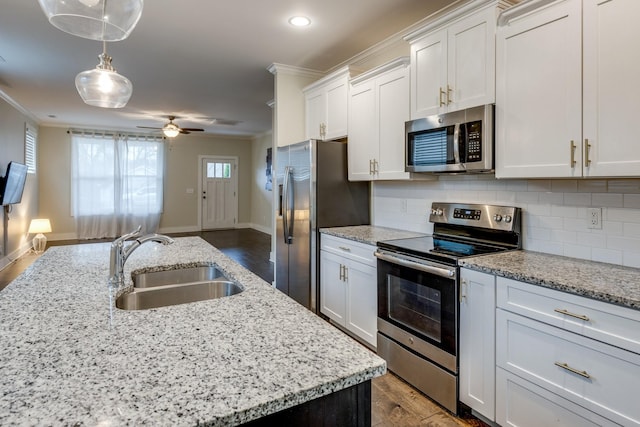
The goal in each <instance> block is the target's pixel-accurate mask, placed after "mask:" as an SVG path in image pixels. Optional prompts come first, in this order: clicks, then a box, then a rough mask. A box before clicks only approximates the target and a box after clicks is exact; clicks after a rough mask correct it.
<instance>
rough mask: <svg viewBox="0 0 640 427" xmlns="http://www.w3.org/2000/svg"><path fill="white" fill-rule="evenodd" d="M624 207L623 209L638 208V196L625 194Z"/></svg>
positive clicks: (639, 197)
mask: <svg viewBox="0 0 640 427" xmlns="http://www.w3.org/2000/svg"><path fill="white" fill-rule="evenodd" d="M624 207H625V208H633V209H639V208H640V194H625V195H624Z"/></svg>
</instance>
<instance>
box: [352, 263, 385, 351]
mask: <svg viewBox="0 0 640 427" xmlns="http://www.w3.org/2000/svg"><path fill="white" fill-rule="evenodd" d="M347 277H348V279H347V281H348V282H349V286H348V288H347V329H349V330H350V331H351V332H353V333H354V334H356V335H357V336H359V337H360V338H362V339H363V340H364V341H366V342H367V343H369V344H370V345H372V346H374V347H375V346H376V344H377V332H378V327H377V322H378V287H377V282H378V278H377V274H376V268H375V267H371V266H369V265H366V264H362V263H359V262H354V261H351V262H349V263H348V264H347Z"/></svg>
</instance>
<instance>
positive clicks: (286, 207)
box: [282, 166, 293, 245]
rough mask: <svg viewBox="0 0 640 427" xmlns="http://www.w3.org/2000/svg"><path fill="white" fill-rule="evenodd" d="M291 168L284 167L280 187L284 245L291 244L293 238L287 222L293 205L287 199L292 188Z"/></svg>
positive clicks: (291, 201)
mask: <svg viewBox="0 0 640 427" xmlns="http://www.w3.org/2000/svg"><path fill="white" fill-rule="evenodd" d="M290 187H291V166H286V167H285V168H284V182H283V186H282V197H283V200H282V206H283V211H284V212H282V231H283V233H284V236H283V237H284V243H285V244H286V245H289V244H291V239H292V237H293V236H291V232H290V230H289V226H290V222H289V213H290V212H291V211H292V210H293V206H291V205H292V204H293V200H291V199H292V198H291V199H290V197H289V195H290V194H289V193H290V192H291V191H293V188H291V190H290Z"/></svg>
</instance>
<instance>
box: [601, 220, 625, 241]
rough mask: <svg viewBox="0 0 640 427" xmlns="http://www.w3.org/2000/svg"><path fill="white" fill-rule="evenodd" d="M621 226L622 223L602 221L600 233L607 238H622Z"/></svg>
mask: <svg viewBox="0 0 640 427" xmlns="http://www.w3.org/2000/svg"><path fill="white" fill-rule="evenodd" d="M603 217H604V215H603ZM623 224H624V223H623V222H616V221H607V220H604V221H602V231H603V232H604V233H605V234H606V235H608V236H622V234H623V231H622V230H623Z"/></svg>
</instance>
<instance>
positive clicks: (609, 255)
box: [591, 248, 622, 265]
mask: <svg viewBox="0 0 640 427" xmlns="http://www.w3.org/2000/svg"><path fill="white" fill-rule="evenodd" d="M591 259H592V260H593V261H600V262H608V263H609V264H618V265H621V264H622V251H617V250H614V249H603V248H592V249H591Z"/></svg>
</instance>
